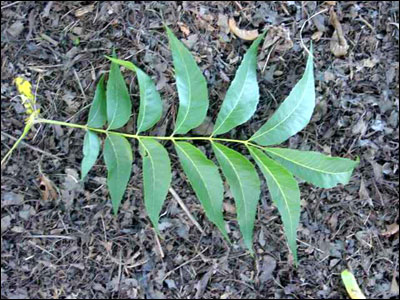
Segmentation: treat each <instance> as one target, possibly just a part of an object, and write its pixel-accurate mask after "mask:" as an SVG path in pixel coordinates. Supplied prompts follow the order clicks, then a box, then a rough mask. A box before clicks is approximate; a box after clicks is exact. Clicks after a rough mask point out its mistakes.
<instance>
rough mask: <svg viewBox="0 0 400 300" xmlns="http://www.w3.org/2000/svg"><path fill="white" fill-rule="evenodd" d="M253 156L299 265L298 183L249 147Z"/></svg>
mask: <svg viewBox="0 0 400 300" xmlns="http://www.w3.org/2000/svg"><path fill="white" fill-rule="evenodd" d="M249 150H250V153H251V156H252V157H253V158H254V160H255V161H256V163H257V165H258V167H259V168H260V169H261V171H262V173H263V174H264V177H265V179H266V180H267V185H268V188H269V192H270V194H271V199H272V201H273V202H274V203H275V205H276V206H277V208H278V210H279V213H280V215H281V218H282V222H283V226H284V228H285V233H286V238H287V240H288V244H289V248H290V250H291V251H292V253H293V257H294V261H295V263H296V264H297V249H296V238H297V227H298V225H299V222H300V190H299V185H298V184H297V181H296V180H295V179H294V178H293V175H292V174H290V173H289V172H288V171H287V170H286V169H285V168H284V167H282V166H281V165H280V164H278V163H277V162H275V161H273V160H272V159H270V158H268V157H267V156H266V155H265V154H264V153H263V152H262V151H261V150H259V149H257V148H254V147H249Z"/></svg>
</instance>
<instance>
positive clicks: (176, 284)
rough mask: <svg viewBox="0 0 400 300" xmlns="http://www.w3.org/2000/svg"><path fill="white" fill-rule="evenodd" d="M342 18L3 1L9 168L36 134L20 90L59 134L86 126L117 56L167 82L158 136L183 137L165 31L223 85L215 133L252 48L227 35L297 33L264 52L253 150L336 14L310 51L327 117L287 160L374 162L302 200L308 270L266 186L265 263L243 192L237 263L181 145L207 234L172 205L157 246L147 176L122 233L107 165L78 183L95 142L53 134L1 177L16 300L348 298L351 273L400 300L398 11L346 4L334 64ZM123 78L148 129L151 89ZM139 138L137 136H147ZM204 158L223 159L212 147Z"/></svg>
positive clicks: (137, 169) (255, 6) (40, 130)
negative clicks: (322, 156)
mask: <svg viewBox="0 0 400 300" xmlns="http://www.w3.org/2000/svg"><path fill="white" fill-rule="evenodd" d="M326 2H329V3H330V2H334V1H326ZM329 3H325V2H297V1H283V2H278V1H274V2H251V1H232V2H212V1H210V2H196V1H190V2H181V1H179V2H163V1H154V2H141V3H134V2H100V1H98V2H97V1H96V2H91V1H70V2H61V1H60V2H59V1H48V2H39V1H32V2H28V1H26V2H24V1H15V2H11V1H2V2H1V7H2V9H1V155H2V157H4V155H5V153H6V152H7V150H8V149H9V148H10V147H11V146H12V144H13V143H14V139H13V138H16V137H18V136H19V135H20V134H21V132H22V129H23V126H24V118H25V115H24V109H23V106H22V104H21V102H20V100H19V97H18V96H17V95H18V94H17V91H16V88H15V85H14V83H13V80H14V78H15V77H17V76H24V77H25V78H27V79H28V80H30V81H31V82H32V83H33V84H34V86H35V89H36V85H38V89H37V101H38V103H39V105H40V107H41V111H42V115H43V117H46V118H48V119H55V120H62V121H66V120H68V121H71V122H75V123H80V124H85V122H86V120H87V115H88V106H89V105H90V103H91V100H92V97H93V94H94V89H95V84H96V82H97V80H98V78H99V77H100V75H101V74H103V73H104V72H107V70H108V68H109V63H108V61H107V60H106V59H105V57H104V55H109V54H110V53H111V52H112V49H113V48H115V49H116V51H117V54H118V56H119V57H121V58H124V59H130V60H132V61H134V62H136V63H137V64H138V65H139V66H140V67H141V68H143V69H144V70H145V71H146V72H147V73H148V74H150V75H151V76H153V78H154V79H155V80H156V82H157V88H158V89H159V91H160V93H161V95H162V98H163V101H164V103H165V107H164V108H165V109H164V115H163V118H162V120H161V121H160V122H159V123H158V125H157V126H156V127H155V128H154V130H152V133H153V134H159V135H164V134H170V133H171V129H172V127H173V122H174V118H175V115H176V111H177V103H178V101H177V93H176V88H175V81H174V77H173V68H172V63H171V62H172V58H171V54H170V51H169V49H168V41H167V38H166V33H165V31H164V29H163V22H165V23H166V24H168V25H169V26H170V27H171V28H172V30H173V31H174V32H175V33H176V35H177V36H178V37H179V38H180V39H182V40H183V41H184V42H185V43H186V45H187V46H188V47H189V48H190V50H191V52H192V53H193V54H194V55H195V57H196V59H197V60H198V62H199V65H200V67H201V69H202V70H203V72H204V74H205V76H206V78H207V80H208V83H209V93H210V109H209V113H208V115H209V117H210V118H212V119H213V120H215V117H216V115H217V113H218V109H219V107H220V105H221V102H222V99H223V97H224V95H225V92H226V90H227V87H228V86H229V81H230V80H232V78H233V77H234V74H235V70H236V69H237V67H238V66H239V64H240V61H241V58H242V57H243V54H244V53H245V51H246V49H248V48H249V42H246V41H243V40H240V39H238V38H235V37H234V36H233V35H232V34H231V33H229V32H228V31H227V27H226V22H227V18H229V17H234V18H235V20H236V22H237V23H238V24H239V26H240V27H241V28H244V29H258V30H259V31H260V32H261V30H263V29H264V28H266V27H269V28H270V27H271V26H282V27H283V28H285V29H287V31H288V33H289V35H290V39H291V40H292V42H293V47H290V45H289V46H288V47H278V46H271V47H266V45H264V47H263V48H262V49H261V50H260V53H259V57H258V62H259V70H258V74H259V77H258V78H259V83H260V91H261V98H260V103H259V105H258V110H257V113H256V115H255V116H254V117H253V118H252V119H251V120H250V121H249V122H247V123H246V124H244V125H242V126H239V127H237V128H236V129H235V130H233V131H232V132H231V133H229V134H227V135H226V136H227V137H228V136H229V137H232V138H240V139H243V138H245V137H249V136H250V135H251V133H253V132H254V131H255V130H256V129H257V128H259V127H260V126H261V125H262V124H263V123H264V122H265V120H266V119H267V118H268V117H269V116H270V115H271V114H272V113H273V112H274V110H275V109H276V107H277V106H278V105H279V103H281V102H282V101H283V100H284V99H285V97H286V96H287V95H288V93H289V91H290V90H291V88H292V87H293V86H294V84H295V83H296V81H297V80H299V78H300V76H301V74H302V72H303V70H304V66H305V57H306V56H305V52H304V49H303V48H302V46H301V41H300V29H301V27H302V25H303V24H304V22H305V21H306V20H307V19H308V18H309V17H311V16H312V15H314V14H315V13H317V12H319V11H321V10H325V11H324V12H323V13H321V14H319V15H317V16H315V17H314V18H313V19H312V20H311V21H310V22H307V23H306V24H305V26H304V29H303V32H302V36H303V40H304V43H305V44H309V42H310V39H311V37H313V38H314V43H313V44H314V55H315V78H316V92H317V106H316V109H315V113H314V116H313V119H312V121H311V122H310V124H309V125H308V126H307V128H306V129H305V130H303V131H302V132H301V133H299V134H297V135H296V136H294V137H292V138H290V140H289V141H287V142H285V143H284V146H288V147H291V148H295V149H303V150H315V151H320V152H323V153H326V154H331V155H334V156H342V157H348V158H352V159H356V158H357V157H359V158H360V165H359V167H357V169H356V170H355V172H354V175H353V177H352V179H351V181H350V183H349V184H348V185H346V186H342V185H339V186H337V187H335V188H332V189H320V188H315V187H313V186H311V185H309V184H306V183H301V184H300V185H301V191H302V213H301V225H300V228H299V231H298V234H299V236H298V238H299V241H298V246H299V259H300V264H299V266H298V267H297V268H296V267H295V266H294V265H293V261H292V258H291V256H290V255H289V252H288V248H287V245H286V241H285V238H284V234H283V227H282V223H281V221H280V219H279V216H278V214H277V210H276V209H275V208H274V206H273V205H272V203H271V199H270V196H269V194H268V191H267V188H266V186H265V183H263V193H262V197H261V201H260V205H259V210H258V215H257V220H256V225H255V234H254V246H255V249H256V255H255V257H254V258H252V257H251V256H250V255H248V253H247V252H246V251H245V248H244V246H243V243H242V241H241V238H240V234H239V230H238V225H237V222H236V221H235V211H234V208H233V206H232V203H233V200H232V198H231V194H230V192H229V191H228V189H227V190H226V191H227V192H226V196H225V202H226V205H225V213H224V214H225V218H226V220H227V222H228V224H229V229H230V232H229V234H230V237H231V238H232V241H233V245H231V246H230V245H228V244H227V243H226V242H224V240H223V239H222V237H221V235H220V234H219V232H218V230H217V229H216V228H215V227H214V226H213V225H212V224H211V223H210V222H209V221H207V220H206V218H205V215H204V212H203V210H202V209H201V207H200V205H199V202H198V200H197V199H196V198H195V196H194V192H193V191H192V189H191V188H190V186H189V185H188V182H187V181H186V178H185V176H184V174H183V172H182V170H181V168H180V166H179V163H178V161H177V159H176V154H175V152H174V150H173V148H172V147H171V145H170V144H168V143H167V144H165V145H166V147H167V149H168V150H169V153H170V155H171V158H172V161H173V166H172V167H173V170H174V171H173V184H172V187H173V189H174V190H175V191H176V192H177V194H178V195H179V196H180V197H181V198H182V200H183V202H184V203H185V204H186V206H187V207H188V208H189V210H190V212H191V213H192V215H193V217H194V218H195V219H196V220H197V221H198V222H199V224H200V226H201V227H202V229H203V230H204V232H205V233H204V234H201V233H200V232H199V230H198V228H196V227H195V226H194V225H193V223H192V222H191V221H190V219H189V218H188V217H187V215H186V214H185V213H184V211H183V210H182V208H181V207H180V206H179V205H178V204H177V201H176V200H175V199H174V197H173V196H172V195H171V194H169V195H168V197H167V201H166V204H165V206H164V208H163V211H162V216H161V219H160V230H161V232H162V236H163V239H161V240H160V242H159V244H158V242H157V240H156V237H155V234H154V231H153V230H152V228H151V225H150V221H149V219H148V218H147V216H146V213H145V211H144V205H143V200H142V199H143V195H142V175H141V161H140V160H139V159H136V160H135V163H134V166H133V175H132V178H131V180H130V183H129V186H128V190H127V193H126V196H125V199H124V201H123V204H122V207H121V209H120V213H119V214H118V216H117V217H114V216H113V215H112V212H111V203H110V200H109V197H108V193H107V189H106V185H105V182H106V169H105V166H104V162H103V160H102V159H99V160H98V162H97V164H96V166H95V167H94V169H93V170H92V171H91V172H90V175H89V177H88V178H87V179H86V180H85V182H84V183H82V182H80V181H79V174H80V173H79V172H80V162H81V159H82V141H83V134H84V132H83V131H81V130H77V129H71V128H65V127H59V126H50V125H46V126H37V127H36V128H35V130H34V131H32V132H31V133H30V134H29V136H28V137H27V138H26V139H25V144H23V145H21V146H20V147H19V148H18V149H17V151H15V152H14V153H13V156H12V157H11V159H10V160H9V161H8V163H7V165H6V166H5V167H2V170H1V296H2V298H9V299H16V298H107V299H108V298H152V299H159V298H221V299H227V298H240V299H241V298H291V299H292V298H313V299H315V298H347V293H346V291H345V289H344V287H343V285H342V283H341V280H340V272H341V271H342V270H344V269H346V268H349V269H351V270H352V271H353V272H354V274H355V276H356V278H357V280H358V282H359V284H360V287H361V289H362V291H363V292H364V293H365V294H366V296H367V297H369V298H390V297H393V298H396V297H397V296H398V293H399V287H398V280H399V278H398V276H399V272H398V270H399V266H398V264H399V261H398V258H399V233H398V222H399V190H398V189H399V181H398V176H399V169H398V167H399V85H398V82H399V46H398V42H399V6H398V3H397V2H385V1H379V2H357V1H351V2H350V1H349V2H344V1H343V2H339V1H338V2H337V3H336V5H334V6H333V9H334V11H335V12H336V14H337V16H338V20H339V22H340V23H341V25H342V28H343V33H344V36H345V38H346V40H347V43H348V46H349V49H348V51H347V54H346V55H344V56H343V57H335V56H334V55H333V54H332V52H331V47H330V43H331V37H332V35H333V32H334V28H333V26H332V25H331V23H330V21H329V12H328V10H329V9H330V4H329ZM318 32H319V33H318ZM289 44H290V43H289ZM124 76H125V78H126V79H127V83H128V84H129V87H130V92H131V96H132V99H133V102H134V106H135V109H136V111H137V107H138V87H137V84H136V81H135V77H134V75H132V72H127V71H124ZM133 119H134V118H133ZM133 124H134V121H133V120H132V121H130V122H129V123H128V125H127V126H126V127H125V129H124V130H125V131H126V132H132V131H133V130H134V127H133ZM198 133H202V132H201V130H200V132H198ZM198 145H200V146H201V149H202V150H203V151H205V152H206V153H207V155H208V156H209V157H212V153H211V151H210V148H209V145H207V144H205V143H204V144H201V143H200V144H198ZM238 149H241V148H240V147H239V148H238ZM242 150H244V149H242ZM135 153H136V157H137V158H138V157H139V154H138V152H137V150H135ZM243 153H244V152H243ZM50 186H53V188H54V191H53V193H50V192H51V188H50ZM49 188H50V191H49V190H48V189H49ZM46 189H47V190H46ZM396 229H397V232H396Z"/></svg>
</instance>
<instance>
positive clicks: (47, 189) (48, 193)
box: [39, 174, 58, 201]
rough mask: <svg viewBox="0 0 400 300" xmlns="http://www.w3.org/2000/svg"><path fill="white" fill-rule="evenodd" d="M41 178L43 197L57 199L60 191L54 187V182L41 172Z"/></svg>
mask: <svg viewBox="0 0 400 300" xmlns="http://www.w3.org/2000/svg"><path fill="white" fill-rule="evenodd" d="M39 180H40V184H39V187H40V190H41V193H42V199H43V200H44V201H47V200H56V199H57V198H58V193H57V191H56V189H55V188H54V183H53V182H52V181H51V180H50V179H49V178H47V177H46V176H45V175H44V174H41V175H40V176H39Z"/></svg>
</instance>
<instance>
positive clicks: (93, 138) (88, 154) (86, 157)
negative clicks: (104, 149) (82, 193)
mask: <svg viewBox="0 0 400 300" xmlns="http://www.w3.org/2000/svg"><path fill="white" fill-rule="evenodd" d="M99 153H100V139H99V137H98V136H97V134H96V133H94V132H92V131H90V130H88V131H86V134H85V137H84V139H83V159H82V164H81V169H82V175H81V178H82V180H83V179H84V178H85V177H86V175H87V173H89V171H90V169H91V168H92V167H93V165H94V163H95V162H96V160H97V157H98V156H99Z"/></svg>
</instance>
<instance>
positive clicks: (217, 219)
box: [175, 142, 229, 240]
mask: <svg viewBox="0 0 400 300" xmlns="http://www.w3.org/2000/svg"><path fill="white" fill-rule="evenodd" d="M175 149H176V152H177V153H178V156H179V160H180V162H181V164H182V168H183V170H184V171H185V173H186V175H187V177H188V179H189V182H190V184H191V185H192V187H193V189H194V191H195V193H196V195H197V198H199V200H200V202H201V204H202V205H203V207H204V211H205V212H206V215H207V217H208V218H209V219H210V221H211V222H213V223H214V224H215V225H217V227H218V228H219V230H220V231H221V233H222V234H223V236H224V237H225V238H226V239H227V240H229V237H228V234H227V232H226V229H225V222H224V218H223V216H222V201H223V199H224V186H223V184H222V180H221V176H220V174H219V172H218V168H217V166H216V165H215V164H214V163H213V162H212V161H211V160H209V159H208V158H207V157H206V156H205V155H204V154H203V152H201V151H200V150H199V149H197V148H196V147H194V146H193V145H192V144H189V143H187V142H176V143H175Z"/></svg>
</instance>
